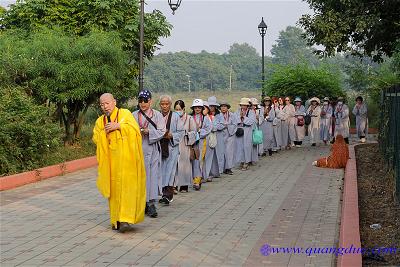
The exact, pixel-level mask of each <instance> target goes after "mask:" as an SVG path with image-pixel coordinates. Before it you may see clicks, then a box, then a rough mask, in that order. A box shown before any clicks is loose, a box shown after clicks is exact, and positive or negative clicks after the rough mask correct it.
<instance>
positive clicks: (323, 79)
mask: <svg viewBox="0 0 400 267" xmlns="http://www.w3.org/2000/svg"><path fill="white" fill-rule="evenodd" d="M264 88H265V92H266V95H269V96H289V97H291V98H292V99H293V98H294V97H297V96H299V97H301V98H302V99H303V100H306V99H310V98H311V97H314V96H316V97H319V98H322V97H325V96H327V97H338V96H344V95H345V94H344V92H343V91H342V89H341V87H340V78H339V75H338V74H337V73H332V72H330V71H328V70H326V69H324V68H319V69H313V68H311V67H310V66H308V65H304V64H303V65H293V66H289V65H288V66H276V70H275V72H274V73H273V75H272V77H270V79H269V80H268V81H267V82H266V84H265V86H264Z"/></svg>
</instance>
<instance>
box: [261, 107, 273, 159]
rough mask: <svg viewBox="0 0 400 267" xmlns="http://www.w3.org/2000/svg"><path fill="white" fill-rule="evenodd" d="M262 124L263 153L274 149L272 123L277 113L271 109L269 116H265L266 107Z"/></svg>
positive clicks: (263, 109)
mask: <svg viewBox="0 0 400 267" xmlns="http://www.w3.org/2000/svg"><path fill="white" fill-rule="evenodd" d="M262 111H263V113H262V122H261V125H260V129H261V130H262V132H263V152H267V151H268V150H269V149H272V148H273V147H274V130H273V126H272V122H273V121H274V118H275V111H274V109H271V110H270V111H269V113H268V115H264V111H265V107H263V108H262Z"/></svg>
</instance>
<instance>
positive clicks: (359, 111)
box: [353, 103, 368, 138]
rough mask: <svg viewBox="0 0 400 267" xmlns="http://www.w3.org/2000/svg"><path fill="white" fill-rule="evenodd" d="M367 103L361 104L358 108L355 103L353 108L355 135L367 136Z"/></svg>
mask: <svg viewBox="0 0 400 267" xmlns="http://www.w3.org/2000/svg"><path fill="white" fill-rule="evenodd" d="M367 111H368V110H367V105H366V104H365V103H363V104H361V106H360V108H357V105H356V106H354V108H353V114H354V116H356V130H357V136H358V137H359V138H361V136H364V137H367V134H368V115H367Z"/></svg>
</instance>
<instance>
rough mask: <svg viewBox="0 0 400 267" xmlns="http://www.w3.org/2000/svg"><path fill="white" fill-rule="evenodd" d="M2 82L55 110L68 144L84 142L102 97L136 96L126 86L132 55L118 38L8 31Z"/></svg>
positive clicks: (1, 44)
mask: <svg viewBox="0 0 400 267" xmlns="http://www.w3.org/2000/svg"><path fill="white" fill-rule="evenodd" d="M0 58H1V59H2V60H1V61H0V81H2V83H7V84H10V85H11V86H20V87H22V88H24V89H25V91H26V92H27V93H28V95H30V96H32V97H33V98H34V99H35V100H36V101H37V103H40V104H45V103H47V105H49V104H53V105H55V109H56V112H55V116H56V118H57V119H58V120H60V122H61V123H62V125H64V127H65V142H66V143H73V142H74V141H76V140H78V139H79V134H80V129H81V126H82V124H83V122H84V117H85V114H86V111H87V110H88V108H89V106H90V105H92V104H93V103H95V102H96V101H97V99H98V97H99V95H100V94H101V93H104V92H110V93H114V94H115V96H116V97H117V98H118V99H121V98H124V97H125V98H128V97H131V96H132V95H133V92H134V87H133V86H126V84H127V83H126V81H124V79H125V77H126V72H127V71H128V69H127V64H128V63H127V62H128V59H127V55H126V52H124V51H123V50H122V41H121V40H120V38H119V37H118V35H117V34H116V33H107V32H102V33H100V32H99V33H95V32H92V33H90V34H88V35H85V36H82V37H73V36H70V35H67V34H65V33H64V32H62V31H60V30H59V31H56V30H48V29H42V30H41V31H38V32H36V33H34V34H32V35H30V36H28V37H25V36H24V35H21V34H20V33H19V32H18V31H13V30H7V31H5V32H4V33H2V34H1V38H0Z"/></svg>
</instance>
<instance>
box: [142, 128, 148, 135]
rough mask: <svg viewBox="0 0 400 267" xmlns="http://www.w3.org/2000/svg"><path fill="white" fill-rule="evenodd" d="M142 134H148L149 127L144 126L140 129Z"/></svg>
mask: <svg viewBox="0 0 400 267" xmlns="http://www.w3.org/2000/svg"><path fill="white" fill-rule="evenodd" d="M141 132H142V135H149V128H145V129H142V130H141Z"/></svg>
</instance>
